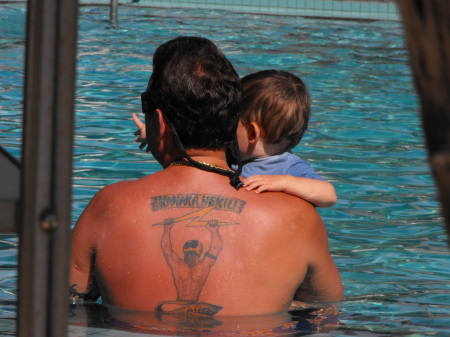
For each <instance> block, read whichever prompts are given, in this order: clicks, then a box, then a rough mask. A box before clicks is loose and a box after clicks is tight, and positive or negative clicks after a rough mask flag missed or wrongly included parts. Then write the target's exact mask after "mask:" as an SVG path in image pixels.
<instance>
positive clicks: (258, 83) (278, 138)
mask: <svg viewBox="0 0 450 337" xmlns="http://www.w3.org/2000/svg"><path fill="white" fill-rule="evenodd" d="M241 85H242V98H241V110H240V119H241V121H242V123H243V124H244V125H248V124H249V123H252V122H255V123H257V124H258V125H259V127H260V128H261V129H262V131H263V135H262V139H263V140H264V142H265V143H266V144H274V145H277V146H278V147H279V148H280V152H281V151H288V150H290V149H292V148H293V147H295V146H296V145H297V144H298V143H299V142H300V139H301V138H302V136H303V134H304V133H305V131H306V129H307V127H308V121H309V116H310V113H311V98H310V96H309V92H308V89H307V87H306V85H305V84H304V83H303V81H302V80H301V79H300V78H298V77H297V76H295V75H293V74H291V73H289V72H287V71H282V70H263V71H259V72H256V73H254V74H250V75H247V76H245V77H244V78H242V80H241Z"/></svg>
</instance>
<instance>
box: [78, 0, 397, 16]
mask: <svg viewBox="0 0 450 337" xmlns="http://www.w3.org/2000/svg"><path fill="white" fill-rule="evenodd" d="M119 2H120V3H121V4H132V5H137V6H150V7H161V8H176V7H178V8H199V9H218V10H229V11H234V12H241V13H242V12H244V13H258V14H279V15H294V16H295V15H297V16H308V17H328V18H333V17H335V18H344V19H363V20H364V19H367V20H374V19H375V20H378V19H379V20H394V21H399V20H400V15H399V13H398V9H397V6H396V3H395V1H393V0H371V1H368V0H366V1H352V0H276V1H275V0H191V1H188V0H119ZM80 3H84V4H88V3H91V4H93V3H96V4H98V3H102V4H105V5H108V4H109V0H80Z"/></svg>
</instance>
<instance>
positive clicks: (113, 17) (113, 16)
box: [109, 0, 119, 26]
mask: <svg viewBox="0 0 450 337" xmlns="http://www.w3.org/2000/svg"><path fill="white" fill-rule="evenodd" d="M118 6H119V0H111V3H110V15H109V18H110V22H111V25H112V26H116V25H117V13H118Z"/></svg>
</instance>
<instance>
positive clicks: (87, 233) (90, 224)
mask: <svg viewBox="0 0 450 337" xmlns="http://www.w3.org/2000/svg"><path fill="white" fill-rule="evenodd" d="M97 199H99V197H98V196H97V195H96V196H95V197H94V198H93V199H92V200H91V202H90V203H89V205H88V206H87V207H86V209H85V210H84V211H83V213H82V214H81V216H80V218H79V219H78V221H77V223H76V225H75V227H74V230H73V232H72V258H71V266H70V288H69V297H70V298H71V299H72V300H73V301H74V302H76V301H78V300H83V301H86V300H89V301H91V300H92V301H95V300H97V298H98V297H99V296H100V294H99V290H98V286H97V282H96V280H95V274H94V271H95V245H94V238H95V233H94V229H95V225H96V222H97V220H96V214H97V210H96V205H97V204H98V200H97Z"/></svg>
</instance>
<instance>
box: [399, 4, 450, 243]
mask: <svg viewBox="0 0 450 337" xmlns="http://www.w3.org/2000/svg"><path fill="white" fill-rule="evenodd" d="M398 5H399V8H400V12H401V15H402V17H403V22H404V27H405V32H406V38H407V42H408V48H409V51H410V62H411V67H412V70H413V73H414V80H415V84H416V87H417V90H418V93H419V98H420V103H421V117H422V125H423V130H424V134H425V143H426V147H427V149H428V155H429V161H430V165H431V170H432V173H433V176H434V178H435V180H436V185H437V188H438V193H439V199H440V202H441V207H442V213H443V215H444V218H445V224H446V228H447V234H448V235H449V236H450V64H449V63H450V1H449V0H415V1H412V0H398Z"/></svg>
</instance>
